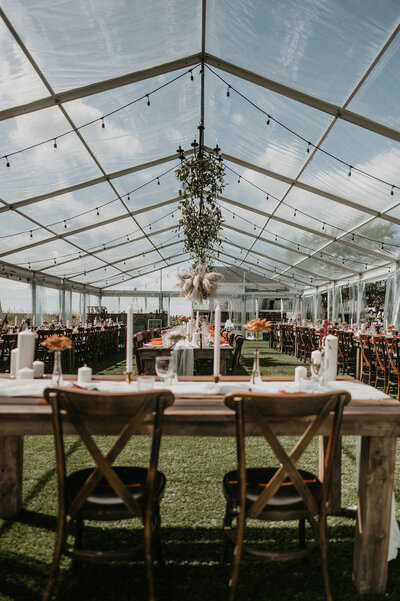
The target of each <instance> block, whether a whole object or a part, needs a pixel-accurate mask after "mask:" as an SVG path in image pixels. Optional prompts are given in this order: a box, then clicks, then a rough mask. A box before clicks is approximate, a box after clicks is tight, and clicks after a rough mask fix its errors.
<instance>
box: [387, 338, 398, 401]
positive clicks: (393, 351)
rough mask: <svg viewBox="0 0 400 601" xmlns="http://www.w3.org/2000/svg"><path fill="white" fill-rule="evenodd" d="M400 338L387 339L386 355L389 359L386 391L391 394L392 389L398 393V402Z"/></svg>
mask: <svg viewBox="0 0 400 601" xmlns="http://www.w3.org/2000/svg"><path fill="white" fill-rule="evenodd" d="M399 340H400V339H399V338H398V337H397V336H386V337H385V353H386V358H387V371H386V390H385V392H387V393H389V392H390V390H391V389H392V388H394V390H395V391H396V393H397V400H398V401H400V356H399V352H400V348H399Z"/></svg>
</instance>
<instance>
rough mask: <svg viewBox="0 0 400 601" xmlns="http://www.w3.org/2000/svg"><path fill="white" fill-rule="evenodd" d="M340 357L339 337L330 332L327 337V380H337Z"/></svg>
mask: <svg viewBox="0 0 400 601" xmlns="http://www.w3.org/2000/svg"><path fill="white" fill-rule="evenodd" d="M337 358H338V339H337V336H333V335H332V334H328V336H326V337H325V360H326V362H327V368H326V369H325V380H326V381H327V382H331V381H333V380H336V375H337Z"/></svg>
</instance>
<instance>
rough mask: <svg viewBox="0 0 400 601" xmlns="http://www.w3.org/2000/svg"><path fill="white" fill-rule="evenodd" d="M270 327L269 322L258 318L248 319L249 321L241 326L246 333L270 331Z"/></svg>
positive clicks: (270, 323)
mask: <svg viewBox="0 0 400 601" xmlns="http://www.w3.org/2000/svg"><path fill="white" fill-rule="evenodd" d="M271 326H272V322H271V321H267V320H266V319H261V318H260V317H257V319H250V321H248V322H247V323H246V324H245V325H243V327H244V329H245V330H247V331H248V332H266V331H268V330H270V329H271Z"/></svg>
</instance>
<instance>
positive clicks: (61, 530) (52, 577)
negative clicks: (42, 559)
mask: <svg viewBox="0 0 400 601" xmlns="http://www.w3.org/2000/svg"><path fill="white" fill-rule="evenodd" d="M64 538H65V519H64V517H60V518H59V520H58V524H57V534H56V543H55V546H54V553H53V562H52V564H51V568H50V574H49V579H48V581H47V584H46V589H45V591H44V594H43V600H42V601H48V599H50V597H51V593H52V590H53V587H54V583H55V581H56V576H57V572H58V569H59V567H60V560H61V555H62V550H63V546H64Z"/></svg>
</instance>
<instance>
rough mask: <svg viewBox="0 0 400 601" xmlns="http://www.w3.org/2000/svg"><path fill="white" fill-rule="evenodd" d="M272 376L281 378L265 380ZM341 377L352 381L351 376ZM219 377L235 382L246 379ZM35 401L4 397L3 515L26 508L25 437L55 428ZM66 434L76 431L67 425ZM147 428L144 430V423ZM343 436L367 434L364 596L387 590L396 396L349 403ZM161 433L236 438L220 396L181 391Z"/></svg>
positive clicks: (358, 552)
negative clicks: (24, 506) (394, 397)
mask: <svg viewBox="0 0 400 601" xmlns="http://www.w3.org/2000/svg"><path fill="white" fill-rule="evenodd" d="M71 378H73V376H71ZM99 379H101V378H99ZM103 379H105V378H103ZM114 379H115V380H121V379H122V377H118V376H114V378H113V377H108V378H107V380H114ZM207 379H208V380H210V378H207V377H198V378H186V380H195V381H196V382H200V381H204V380H207ZM268 379H269V380H272V379H275V380H277V379H278V378H264V380H268ZM279 379H280V380H282V381H284V380H288V379H290V378H284V377H282V378H279ZM342 379H343V380H351V379H350V378H348V377H343V378H342ZM182 380H185V378H182ZM222 380H223V381H230V382H232V381H240V380H241V378H240V377H229V378H222ZM367 391H368V389H367V388H366V392H367ZM366 398H368V395H367V394H366ZM37 400H38V399H37V398H36V399H33V398H32V397H31V398H26V399H25V398H18V399H15V398H14V397H4V396H3V397H0V517H5V518H10V517H13V516H14V515H15V514H16V513H17V512H18V511H19V510H20V509H21V500H22V470H23V437H24V435H43V434H51V433H52V426H51V420H50V412H51V408H50V407H49V406H47V405H39V404H37ZM28 403H30V404H28ZM303 425H304V422H303V423H302V422H301V420H290V421H289V420H281V421H277V422H276V424H275V427H276V431H277V433H279V434H281V435H293V434H297V433H299V432H300V431H301V430H302V426H303ZM119 426H120V424H118V423H116V422H111V421H110V420H105V421H104V422H102V423H96V424H93V427H92V431H93V432H95V433H98V434H113V433H115V432H116V431H117V430H118V427H119ZM328 430H329V424H326V426H325V430H323V431H322V433H321V434H322V435H327V434H328ZM65 432H66V433H73V432H74V431H73V428H72V426H71V425H70V424H69V423H68V422H66V424H65ZM143 433H146V425H145V426H144V428H143ZM254 433H256V432H254ZM342 434H343V435H347V434H350V435H353V434H356V435H361V437H362V441H361V455H360V471H359V492H358V511H357V524H356V533H355V543H354V555H353V580H354V583H355V586H356V588H357V590H358V592H359V593H361V594H381V595H383V594H384V593H385V590H386V580H387V566H388V564H387V553H388V541H389V528H390V512H391V502H392V488H393V474H394V464H395V449H396V439H397V437H398V436H399V435H400V403H398V402H397V401H393V400H391V399H386V400H379V401H376V400H375V401H371V400H362V399H360V400H357V401H353V400H352V401H351V403H350V404H349V405H348V406H347V407H346V408H345V411H344V416H343V425H342ZM164 435H185V436H187V435H193V436H221V435H222V436H233V435H234V419H233V413H232V412H231V410H229V409H228V408H227V407H225V405H224V402H223V395H221V394H220V395H207V396H205V395H199V394H182V395H176V400H175V403H174V404H173V405H172V406H171V407H169V408H168V409H167V411H166V414H165V422H164ZM321 447H322V448H323V445H321ZM216 485H218V483H216Z"/></svg>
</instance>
